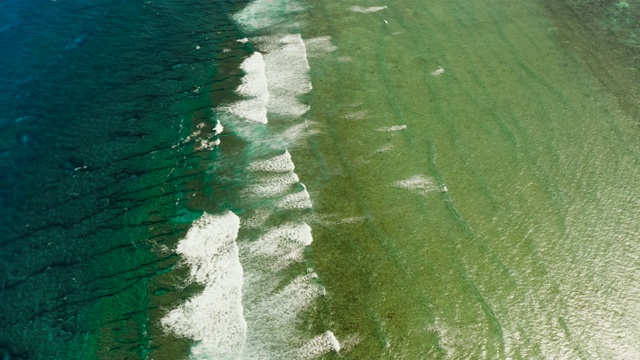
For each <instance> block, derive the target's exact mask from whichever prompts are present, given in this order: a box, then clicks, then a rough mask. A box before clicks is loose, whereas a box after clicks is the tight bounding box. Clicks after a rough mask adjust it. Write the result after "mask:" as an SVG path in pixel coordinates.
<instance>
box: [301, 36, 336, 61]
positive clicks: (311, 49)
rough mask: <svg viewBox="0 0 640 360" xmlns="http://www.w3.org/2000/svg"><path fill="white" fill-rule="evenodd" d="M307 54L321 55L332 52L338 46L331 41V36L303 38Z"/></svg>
mask: <svg viewBox="0 0 640 360" xmlns="http://www.w3.org/2000/svg"><path fill="white" fill-rule="evenodd" d="M304 43H305V45H306V49H307V54H308V55H309V56H310V57H316V56H322V55H324V54H327V53H330V52H334V51H336V50H337V49H338V48H337V47H336V46H335V45H333V43H332V42H331V36H319V37H316V38H313V39H307V40H305V42H304Z"/></svg>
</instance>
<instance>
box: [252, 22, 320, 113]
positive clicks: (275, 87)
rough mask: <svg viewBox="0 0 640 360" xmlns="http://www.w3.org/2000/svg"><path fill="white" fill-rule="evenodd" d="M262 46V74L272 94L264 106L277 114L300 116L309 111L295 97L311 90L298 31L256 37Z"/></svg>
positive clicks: (303, 46)
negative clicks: (263, 53)
mask: <svg viewBox="0 0 640 360" xmlns="http://www.w3.org/2000/svg"><path fill="white" fill-rule="evenodd" d="M256 40H257V41H258V43H259V45H260V48H261V49H264V51H265V56H264V61H265V74H266V78H267V85H268V87H269V93H270V95H271V97H270V98H269V102H268V103H267V109H268V110H269V112H272V113H274V114H277V115H282V116H290V117H299V116H302V115H304V114H305V113H306V112H307V111H309V106H308V105H306V104H303V103H302V102H300V100H299V99H298V96H300V95H303V94H306V93H308V92H309V91H311V88H312V86H311V79H310V78H309V69H310V68H309V62H308V60H307V51H306V48H305V45H304V42H303V41H302V37H301V36H300V34H288V35H284V36H267V37H260V38H257V39H256Z"/></svg>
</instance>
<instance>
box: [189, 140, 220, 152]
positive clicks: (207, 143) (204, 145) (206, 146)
mask: <svg viewBox="0 0 640 360" xmlns="http://www.w3.org/2000/svg"><path fill="white" fill-rule="evenodd" d="M218 145H220V139H215V140H211V139H202V140H200V141H199V142H198V145H196V149H195V150H196V151H201V150H213V148H215V147H216V146H218Z"/></svg>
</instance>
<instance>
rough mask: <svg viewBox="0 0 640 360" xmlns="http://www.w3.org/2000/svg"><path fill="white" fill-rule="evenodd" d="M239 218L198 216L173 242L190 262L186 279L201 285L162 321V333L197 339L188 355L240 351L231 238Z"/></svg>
mask: <svg viewBox="0 0 640 360" xmlns="http://www.w3.org/2000/svg"><path fill="white" fill-rule="evenodd" d="M239 228H240V219H239V218H238V217H237V216H236V215H235V214H233V213H231V212H227V213H225V214H222V215H217V216H216V215H210V214H207V213H205V214H203V215H202V216H201V217H200V218H199V219H198V220H196V221H194V223H193V225H192V226H191V228H190V229H189V231H188V232H187V235H186V236H185V238H184V239H183V240H181V241H180V242H179V243H178V246H177V248H176V252H177V253H178V254H179V255H180V256H181V257H182V260H183V261H184V262H185V263H186V264H187V265H189V267H190V269H189V279H190V280H191V281H194V282H197V283H199V284H202V285H204V290H203V291H202V293H200V294H198V295H196V296H194V297H192V298H191V299H189V300H188V301H186V302H185V303H182V304H180V305H179V306H178V307H176V308H175V309H173V310H171V311H170V312H169V313H168V314H167V315H166V316H164V317H163V318H162V319H161V324H162V326H163V328H164V329H165V330H166V331H169V332H172V333H174V334H175V335H176V336H179V337H185V338H189V339H192V340H195V341H198V343H197V344H196V345H194V346H193V347H192V348H191V357H192V358H195V359H205V358H234V357H237V356H238V355H239V354H240V353H241V352H242V349H243V346H244V343H245V340H246V331H247V324H246V322H245V319H244V317H243V307H242V283H243V270H242V266H241V264H240V260H239V256H238V246H237V244H236V238H237V236H238V230H239Z"/></svg>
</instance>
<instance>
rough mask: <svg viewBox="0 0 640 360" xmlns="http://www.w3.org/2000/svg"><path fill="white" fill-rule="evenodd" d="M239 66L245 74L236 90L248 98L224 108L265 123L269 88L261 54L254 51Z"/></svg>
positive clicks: (244, 117)
mask: <svg viewBox="0 0 640 360" xmlns="http://www.w3.org/2000/svg"><path fill="white" fill-rule="evenodd" d="M240 68H241V69H242V70H243V71H244V73H245V75H244V76H243V77H242V83H241V84H240V86H238V89H237V90H236V92H237V93H238V94H239V95H242V96H245V97H249V98H248V99H243V100H239V101H236V102H235V103H233V104H231V105H229V106H227V107H226V110H227V111H229V112H231V113H232V114H234V115H236V116H239V117H241V118H243V119H246V120H249V121H252V122H257V123H262V124H266V123H267V122H268V120H267V107H266V106H267V103H268V102H269V90H268V86H267V78H266V75H265V61H264V58H263V56H262V54H261V53H259V52H254V53H253V54H251V56H249V57H248V58H246V59H245V60H244V61H243V62H242V64H241V65H240Z"/></svg>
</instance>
